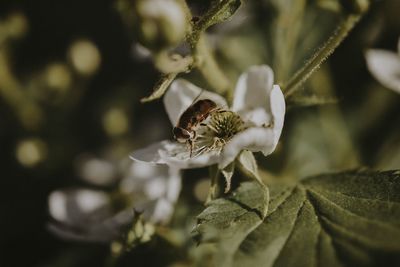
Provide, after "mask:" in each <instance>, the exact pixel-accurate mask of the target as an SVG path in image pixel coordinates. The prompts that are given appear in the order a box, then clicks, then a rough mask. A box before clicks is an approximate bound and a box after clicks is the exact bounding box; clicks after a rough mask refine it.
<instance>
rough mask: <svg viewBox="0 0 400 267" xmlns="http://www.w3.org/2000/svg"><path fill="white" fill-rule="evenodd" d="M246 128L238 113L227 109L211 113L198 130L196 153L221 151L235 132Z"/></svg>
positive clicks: (195, 145) (195, 142)
mask: <svg viewBox="0 0 400 267" xmlns="http://www.w3.org/2000/svg"><path fill="white" fill-rule="evenodd" d="M244 129H245V127H244V122H243V120H242V119H241V118H240V116H239V115H238V114H236V113H235V112H232V111H227V110H218V111H215V112H213V113H211V114H210V117H209V118H208V119H207V120H206V121H205V122H204V123H202V124H201V126H200V127H199V128H198V129H197V130H196V135H197V137H196V139H195V140H194V143H193V144H194V150H195V153H194V155H200V154H201V153H203V152H206V151H211V150H215V151H217V152H220V151H221V150H222V148H223V147H224V145H225V144H226V143H227V142H229V141H230V140H231V139H232V137H233V136H235V134H237V133H239V132H241V131H243V130H244Z"/></svg>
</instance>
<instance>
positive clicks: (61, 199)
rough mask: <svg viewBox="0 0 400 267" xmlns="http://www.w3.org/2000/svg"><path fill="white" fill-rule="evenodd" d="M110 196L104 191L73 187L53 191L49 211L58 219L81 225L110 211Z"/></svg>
mask: <svg viewBox="0 0 400 267" xmlns="http://www.w3.org/2000/svg"><path fill="white" fill-rule="evenodd" d="M108 205H109V197H108V195H107V194H106V193H105V192H103V191H96V190H88V189H73V190H64V191H61V190H60V191H55V192H52V193H51V194H50V196H49V213H50V215H51V216H52V217H53V218H54V219H55V220H57V221H59V222H63V223H66V224H71V225H79V224H81V223H83V222H84V221H85V220H86V221H87V220H88V219H89V218H93V217H94V216H97V212H99V213H98V215H99V216H100V214H102V215H105V214H106V213H108V211H107V210H108V208H109V207H108Z"/></svg>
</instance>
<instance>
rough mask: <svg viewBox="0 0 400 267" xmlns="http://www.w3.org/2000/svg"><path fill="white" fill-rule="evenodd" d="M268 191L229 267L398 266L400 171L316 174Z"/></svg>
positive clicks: (276, 186)
mask: <svg viewBox="0 0 400 267" xmlns="http://www.w3.org/2000/svg"><path fill="white" fill-rule="evenodd" d="M270 194H271V198H270V203H269V211H268V214H267V216H266V218H265V220H264V222H263V223H262V224H261V225H260V226H258V227H257V229H255V230H254V231H252V232H251V233H250V234H249V235H248V236H247V237H246V239H245V240H244V241H243V242H242V243H241V245H240V247H239V249H238V250H237V251H236V252H235V255H234V261H233V262H234V265H233V266H297V267H301V266H307V267H308V266H399V264H400V172H399V171H391V172H370V171H362V172H346V173H337V174H327V175H320V176H316V177H312V178H308V179H305V180H303V181H302V182H301V183H299V184H295V185H284V184H277V185H273V186H271V187H270Z"/></svg>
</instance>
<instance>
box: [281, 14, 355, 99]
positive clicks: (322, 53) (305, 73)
mask: <svg viewBox="0 0 400 267" xmlns="http://www.w3.org/2000/svg"><path fill="white" fill-rule="evenodd" d="M361 17H362V13H360V14H349V15H347V17H346V18H345V20H344V21H343V22H342V23H341V24H340V25H339V27H338V28H337V29H336V31H335V32H334V33H333V35H332V36H331V37H330V38H329V39H328V41H327V42H326V43H325V44H324V45H323V46H322V47H321V48H320V49H319V50H318V51H317V52H316V53H315V54H314V55H313V56H312V57H311V59H310V60H308V62H307V63H306V64H305V66H304V67H303V68H302V69H300V70H299V71H298V72H297V73H296V74H295V75H294V76H293V78H291V79H290V80H289V82H288V83H287V84H286V85H284V86H283V91H284V92H285V97H286V98H287V97H289V96H291V95H292V94H294V93H295V92H296V91H298V90H299V89H300V88H301V85H302V84H303V83H304V82H305V81H306V80H307V79H308V78H309V77H310V76H311V75H312V74H313V73H314V72H315V71H316V70H317V69H318V68H319V67H320V65H321V64H322V63H323V62H325V60H327V58H328V57H329V56H330V55H331V54H332V53H333V52H334V51H335V49H336V48H337V47H338V46H339V45H340V44H341V43H342V42H343V40H344V39H345V38H346V37H347V35H348V34H349V32H350V31H351V30H352V29H353V28H354V26H355V25H356V24H357V22H358V21H359V20H360V19H361Z"/></svg>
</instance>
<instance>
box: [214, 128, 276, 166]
mask: <svg viewBox="0 0 400 267" xmlns="http://www.w3.org/2000/svg"><path fill="white" fill-rule="evenodd" d="M275 142H276V136H275V132H274V131H273V129H271V128H262V127H254V128H249V129H247V130H245V131H243V132H241V133H239V134H237V135H236V136H235V137H233V138H232V140H230V141H229V142H228V144H226V145H225V147H224V149H223V150H222V153H221V157H220V161H219V168H220V169H222V168H225V167H226V166H227V165H228V164H229V163H231V162H232V161H233V160H235V158H236V156H237V155H238V154H239V153H240V152H241V151H242V150H245V149H247V150H250V151H252V152H258V151H261V152H263V154H264V155H269V154H271V153H272V152H273V151H274V150H275V147H276V144H275Z"/></svg>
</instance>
